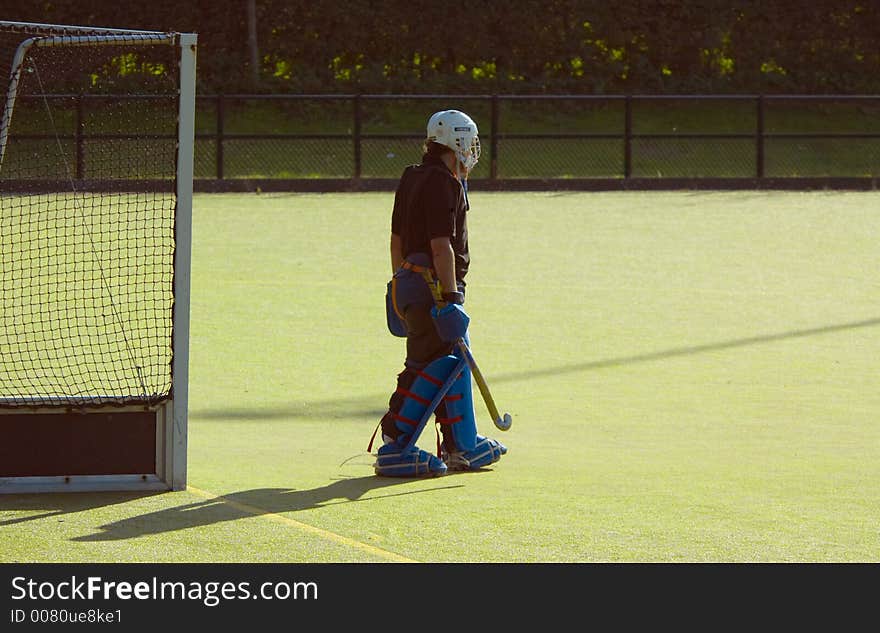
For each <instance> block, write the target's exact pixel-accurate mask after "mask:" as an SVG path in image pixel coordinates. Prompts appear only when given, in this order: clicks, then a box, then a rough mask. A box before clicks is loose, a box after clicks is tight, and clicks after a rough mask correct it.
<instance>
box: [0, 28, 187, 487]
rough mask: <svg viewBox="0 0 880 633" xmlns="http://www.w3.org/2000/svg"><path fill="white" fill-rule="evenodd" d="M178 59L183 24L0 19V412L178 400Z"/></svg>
mask: <svg viewBox="0 0 880 633" xmlns="http://www.w3.org/2000/svg"><path fill="white" fill-rule="evenodd" d="M194 68H195V36H194V35H191V34H179V33H159V32H139V31H127V30H119V29H99V28H89V27H73V26H58V25H41V24H27V23H16V22H0V81H2V83H0V87H2V89H0V114H2V117H0V350H2V356H0V413H5V414H7V415H6V416H0V424H3V423H4V422H5V423H6V426H9V425H11V424H12V422H11V420H15V421H16V424H17V425H18V426H25V427H27V426H28V425H31V426H32V425H33V424H35V421H36V420H37V419H38V417H39V416H36V417H32V418H23V417H21V416H17V417H14V418H13V417H9V414H10V413H17V414H27V413H29V412H31V413H36V412H40V413H45V412H46V411H49V412H52V411H53V410H55V409H63V410H65V411H78V412H80V413H83V412H95V411H96V410H101V409H104V410H105V416H104V417H105V418H107V415H106V413H107V411H109V410H111V409H113V410H119V411H121V410H123V409H120V408H121V407H123V408H124V407H126V406H127V407H132V406H137V407H138V408H139V409H140V410H142V411H143V410H150V411H159V410H160V409H161V408H162V407H163V405H165V404H167V403H170V402H172V400H175V399H177V400H178V404H180V401H182V404H184V405H185V396H186V364H185V363H186V356H187V351H186V344H187V340H188V321H187V319H188V314H187V313H188V309H189V298H188V275H189V223H190V210H191V196H192V146H193V121H192V118H193V115H192V112H193V110H194V106H193V102H194ZM177 414H178V415H185V410H184V411H180V410H178V411H177ZM117 418H118V416H117ZM168 418H169V420H170V419H172V416H171V415H170V413H169V414H168ZM49 419H51V420H53V422H57V420H59V419H60V418H52V417H50V418H49ZM117 421H118V420H117ZM111 426H112V425H111ZM147 434H148V433H147ZM160 440H161V438H160ZM160 444H161V441H160ZM111 450H112V449H111ZM2 457H3V455H2V454H0V458H2ZM6 457H7V461H8V460H9V456H8V455H7V456H6ZM161 457H162V456H161V455H160V459H159V462H160V465H161V462H162V459H161ZM115 469H116V470H118V468H115ZM7 470H8V469H7ZM37 470H39V469H37ZM50 470H51V469H50ZM62 470H63V468H62ZM141 470H143V468H139V469H137V472H141ZM35 472H36V471H35ZM52 472H53V473H54V472H55V471H54V470H53V471H52ZM59 472H60V471H59ZM9 474H10V473H9V472H5V471H4V468H3V462H2V459H0V477H3V476H4V475H9ZM31 474H33V473H31Z"/></svg>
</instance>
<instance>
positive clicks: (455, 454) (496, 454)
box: [441, 435, 507, 470]
mask: <svg viewBox="0 0 880 633" xmlns="http://www.w3.org/2000/svg"><path fill="white" fill-rule="evenodd" d="M506 454H507V447H506V446H504V444H502V443H501V442H499V441H498V440H493V439H491V438H488V437H483V436H482V435H478V436H477V445H476V447H475V448H474V450H472V451H448V450H446V447H445V446H444V447H443V449H442V451H441V455H442V456H443V461H444V462H445V463H446V467H447V468H448V469H449V470H477V469H479V468H482V467H483V466H488V465H490V464H494V463H495V462H497V461H498V460H499V459H501V456H502V455H506Z"/></svg>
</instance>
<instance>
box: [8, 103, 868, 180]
mask: <svg viewBox="0 0 880 633" xmlns="http://www.w3.org/2000/svg"><path fill="white" fill-rule="evenodd" d="M40 98H45V97H43V96H41V97H40ZM51 98H53V99H56V100H57V101H58V104H59V107H61V108H62V109H63V108H66V109H67V111H68V112H69V116H67V117H64V116H62V117H58V119H57V120H58V121H61V122H62V126H63V128H64V129H61V130H60V133H58V132H56V135H57V136H60V137H61V139H62V140H63V141H64V143H65V147H69V151H70V153H71V160H70V161H69V162H70V163H71V164H73V165H75V170H76V173H75V178H76V179H78V180H79V179H83V180H88V179H89V178H90V177H91V175H90V173H89V158H88V155H89V148H90V147H94V146H95V144H96V143H100V142H114V143H120V142H121V141H123V140H124V137H125V135H126V131H125V130H124V129H115V130H113V131H112V134H108V133H107V130H106V129H102V125H103V123H102V121H103V120H104V119H105V118H106V117H105V116H104V111H106V110H107V109H108V108H111V107H112V105H110V102H111V101H112V100H113V99H119V100H125V99H133V98H140V99H149V98H150V97H144V96H139V97H136V96H131V95H128V96H107V95H104V96H101V97H81V96H76V95H53V96H51ZM154 98H155V97H154ZM157 107H158V106H157ZM446 108H458V109H462V110H465V111H466V112H468V113H469V114H470V115H471V116H472V117H473V118H474V119H475V120H476V121H477V122H478V124H479V126H480V139H481V141H482V146H483V156H482V158H481V160H480V164H479V165H478V166H477V168H476V170H475V171H474V173H473V174H472V180H471V184H472V186H473V187H474V188H476V189H480V188H482V189H624V188H631V189H646V188H656V189H663V188H679V187H689V188H719V187H720V188H796V189H799V188H817V187H828V188H859V189H865V188H869V189H874V188H876V181H877V179H878V177H880V95H822V96H805V95H772V96H770V95H664V96H657V95H595V96H594V95H589V96H586V95H577V96H576V95H541V96H536V95H464V96H462V95H455V96H451V95H201V96H198V97H197V116H196V138H195V177H196V180H195V188H196V190H201V191H230V190H232V191H234V190H254V189H261V190H267V191H268V190H303V191H333V190H362V189H388V188H393V187H394V186H395V185H396V182H397V179H398V177H399V176H400V173H401V172H402V170H403V168H404V167H405V166H406V165H408V164H411V163H415V162H418V160H419V158H420V156H421V143H422V141H423V139H424V124H425V121H426V120H427V118H428V116H429V115H430V114H431V113H432V112H434V111H437V110H441V109H446ZM65 122H66V123H65ZM171 132H172V131H151V132H150V134H152V135H153V137H154V138H155V139H156V142H166V141H167V139H168V138H171V136H172V134H171ZM46 137H47V134H45V133H44V132H43V131H40V130H30V131H28V130H25V133H23V134H18V135H17V137H16V138H18V139H19V140H22V139H34V140H35V139H44V140H45V138H46Z"/></svg>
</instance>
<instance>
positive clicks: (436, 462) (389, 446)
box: [374, 356, 463, 477]
mask: <svg viewBox="0 0 880 633" xmlns="http://www.w3.org/2000/svg"><path fill="white" fill-rule="evenodd" d="M461 365H463V363H460V362H459V359H458V358H456V357H455V356H444V357H442V358H438V359H437V360H435V361H433V362H431V363H430V364H429V365H427V366H426V367H423V368H421V369H416V368H415V367H413V366H412V365H410V366H408V367H407V368H406V369H404V370H403V372H401V373H400V374H399V375H398V377H397V389H396V391H395V392H394V394H393V395H392V396H391V400H390V401H389V407H388V412H387V413H386V414H385V415H384V416H383V417H382V422H381V428H382V440H383V442H384V444H383V445H382V446H381V447H380V448H379V451H378V455H377V459H376V464H375V466H374V469H375V472H376V474H377V475H385V476H390V477H414V476H422V475H442V474H445V473H446V470H447V467H446V464H444V463H443V461H442V460H441V459H440V458H439V457H437V456H435V455H432V454H430V453H428V452H427V451H423V450H421V449H419V447H418V446H416V444H415V443H416V440H418V437H419V435H420V434H421V432H422V429H424V426H425V422H426V421H427V419H428V417H430V416H431V415H432V414H433V413H434V410H433V408H432V404H433V403H434V401H435V400H436V399H437V398H439V397H440V396H441V395H444V394H442V393H441V390H443V389H445V390H448V389H449V388H450V387H449V386H450V384H451V379H452V374H454V373H456V370H457V369H459V368H460V366H461Z"/></svg>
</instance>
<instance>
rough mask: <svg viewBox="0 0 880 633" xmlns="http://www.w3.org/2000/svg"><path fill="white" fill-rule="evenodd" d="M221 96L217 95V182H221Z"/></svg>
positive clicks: (222, 102)
mask: <svg viewBox="0 0 880 633" xmlns="http://www.w3.org/2000/svg"><path fill="white" fill-rule="evenodd" d="M223 104H224V100H223V95H222V94H218V95H217V132H216V137H215V143H216V144H217V152H216V156H217V180H223V118H224V112H223V107H224V106H223Z"/></svg>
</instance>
